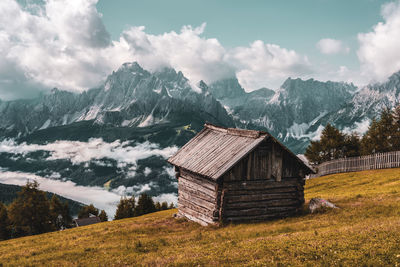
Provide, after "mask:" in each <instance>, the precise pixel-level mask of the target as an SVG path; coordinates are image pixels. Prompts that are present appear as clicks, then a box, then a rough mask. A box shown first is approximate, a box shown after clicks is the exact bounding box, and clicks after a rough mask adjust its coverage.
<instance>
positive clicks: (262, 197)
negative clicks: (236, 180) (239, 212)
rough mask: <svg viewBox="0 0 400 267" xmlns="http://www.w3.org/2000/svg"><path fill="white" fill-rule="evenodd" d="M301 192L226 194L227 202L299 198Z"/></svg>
mask: <svg viewBox="0 0 400 267" xmlns="http://www.w3.org/2000/svg"><path fill="white" fill-rule="evenodd" d="M298 196H299V193H298V192H294V193H278V194H269V193H264V194H259V193H258V194H253V195H231V194H230V192H229V194H227V195H226V201H227V203H238V202H253V201H263V200H276V199H294V198H298Z"/></svg>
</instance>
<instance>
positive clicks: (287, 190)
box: [229, 185, 303, 195]
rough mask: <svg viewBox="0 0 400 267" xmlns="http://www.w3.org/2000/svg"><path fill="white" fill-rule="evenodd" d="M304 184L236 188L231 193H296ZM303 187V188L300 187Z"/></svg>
mask: <svg viewBox="0 0 400 267" xmlns="http://www.w3.org/2000/svg"><path fill="white" fill-rule="evenodd" d="M302 187H303V186H302V185H298V186H288V187H278V188H269V189H260V188H257V189H252V190H246V189H243V190H240V189H236V190H232V189H231V190H229V194H230V195H253V194H262V193H266V194H270V193H271V194H273V193H295V192H298V191H302V190H303V189H302ZM299 188H301V189H299Z"/></svg>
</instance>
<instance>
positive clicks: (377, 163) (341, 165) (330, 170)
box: [310, 151, 400, 178]
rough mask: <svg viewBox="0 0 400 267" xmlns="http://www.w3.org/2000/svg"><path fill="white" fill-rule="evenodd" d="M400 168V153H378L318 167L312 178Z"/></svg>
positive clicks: (328, 162) (332, 161)
mask: <svg viewBox="0 0 400 267" xmlns="http://www.w3.org/2000/svg"><path fill="white" fill-rule="evenodd" d="M399 167H400V151H393V152H386V153H377V154H373V155H368V156H362V157H351V158H343V159H335V160H331V161H327V162H323V163H321V164H319V165H317V167H316V169H317V170H318V173H317V174H313V175H311V176H310V177H311V178H313V177H319V176H324V175H328V174H335V173H342V172H356V171H365V170H374V169H387V168H399Z"/></svg>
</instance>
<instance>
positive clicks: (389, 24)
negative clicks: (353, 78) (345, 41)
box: [357, 1, 400, 82]
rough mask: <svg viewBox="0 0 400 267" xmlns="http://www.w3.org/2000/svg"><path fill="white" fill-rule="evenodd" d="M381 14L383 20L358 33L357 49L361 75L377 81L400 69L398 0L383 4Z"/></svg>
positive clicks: (399, 6) (399, 15) (399, 9)
mask: <svg viewBox="0 0 400 267" xmlns="http://www.w3.org/2000/svg"><path fill="white" fill-rule="evenodd" d="M381 14H382V17H383V19H384V21H383V22H379V23H378V24H376V25H375V26H374V27H373V30H372V31H371V32H368V33H360V34H359V35H358V41H359V43H360V48H359V50H358V51H357V55H358V58H359V60H360V64H361V73H362V75H363V76H364V77H365V79H366V80H370V81H378V82H381V81H384V80H385V79H387V78H388V77H389V76H390V75H391V74H393V73H394V72H397V71H399V70H400V49H399V47H400V1H396V2H391V3H387V4H385V5H383V6H382V10H381Z"/></svg>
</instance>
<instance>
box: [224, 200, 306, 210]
mask: <svg viewBox="0 0 400 267" xmlns="http://www.w3.org/2000/svg"><path fill="white" fill-rule="evenodd" d="M301 203H302V200H301V199H298V198H293V199H278V200H277V199H272V200H263V201H252V202H236V203H229V202H227V203H226V206H225V210H234V209H247V208H255V207H281V206H296V207H297V206H299V205H301Z"/></svg>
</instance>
